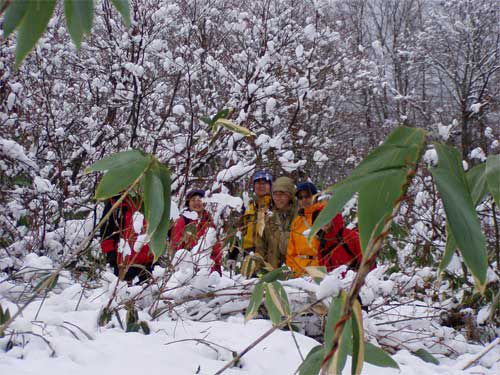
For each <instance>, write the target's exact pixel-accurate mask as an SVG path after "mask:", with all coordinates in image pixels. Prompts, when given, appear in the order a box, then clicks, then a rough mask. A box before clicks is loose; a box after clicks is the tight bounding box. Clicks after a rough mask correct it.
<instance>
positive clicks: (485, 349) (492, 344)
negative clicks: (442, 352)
mask: <svg viewBox="0 0 500 375" xmlns="http://www.w3.org/2000/svg"><path fill="white" fill-rule="evenodd" d="M498 344H500V337H497V338H496V339H495V340H493V341H492V342H491V344H490V345H488V346H487V347H486V348H484V349H483V350H482V351H481V352H480V353H478V354H477V355H476V356H475V357H474V358H473V359H472V360H470V361H469V362H467V363H466V364H465V366H463V367H462V368H461V370H467V369H468V368H469V367H471V366H472V365H473V364H474V363H476V362H477V361H479V360H480V359H481V358H483V357H484V356H485V355H486V354H487V353H488V352H489V351H491V350H492V349H493V348H494V347H495V346H497V345H498Z"/></svg>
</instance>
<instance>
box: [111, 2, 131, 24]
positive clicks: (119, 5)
mask: <svg viewBox="0 0 500 375" xmlns="http://www.w3.org/2000/svg"><path fill="white" fill-rule="evenodd" d="M111 2H112V3H113V5H114V6H115V8H116V10H117V11H118V12H119V13H120V14H121V15H122V17H123V22H124V23H125V25H127V26H130V24H131V21H130V6H129V3H128V0H111Z"/></svg>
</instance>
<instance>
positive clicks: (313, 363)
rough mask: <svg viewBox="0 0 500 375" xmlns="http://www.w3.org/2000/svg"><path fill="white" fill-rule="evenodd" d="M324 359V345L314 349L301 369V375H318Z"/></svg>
mask: <svg viewBox="0 0 500 375" xmlns="http://www.w3.org/2000/svg"><path fill="white" fill-rule="evenodd" d="M324 357H325V351H324V349H323V346H322V345H317V346H315V347H314V348H312V349H311V351H310V352H309V353H308V354H307V356H306V358H305V359H304V362H302V364H301V365H300V367H299V375H318V374H319V371H320V370H321V363H322V362H323V358H324Z"/></svg>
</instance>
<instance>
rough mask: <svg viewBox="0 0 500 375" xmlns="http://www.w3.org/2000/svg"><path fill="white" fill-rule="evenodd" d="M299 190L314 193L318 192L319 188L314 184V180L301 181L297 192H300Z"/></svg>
mask: <svg viewBox="0 0 500 375" xmlns="http://www.w3.org/2000/svg"><path fill="white" fill-rule="evenodd" d="M299 191H308V192H309V193H311V194H312V195H315V194H318V188H316V186H314V184H313V183H312V182H309V181H307V182H301V183H300V184H297V193H296V194H299Z"/></svg>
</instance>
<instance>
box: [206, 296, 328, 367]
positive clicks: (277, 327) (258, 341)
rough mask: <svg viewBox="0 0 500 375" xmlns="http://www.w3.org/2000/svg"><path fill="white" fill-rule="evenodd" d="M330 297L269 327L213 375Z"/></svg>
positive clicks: (236, 361)
mask: <svg viewBox="0 0 500 375" xmlns="http://www.w3.org/2000/svg"><path fill="white" fill-rule="evenodd" d="M328 297H330V296H325V297H323V298H321V299H319V300H317V301H315V302H313V303H311V304H309V305H307V306H306V307H305V308H303V309H302V310H300V311H298V312H296V313H293V314H292V315H290V316H289V317H288V318H287V319H285V320H283V321H282V322H281V323H279V324H277V325H275V326H273V327H271V328H270V329H268V330H267V331H266V332H264V333H263V334H262V335H261V336H260V337H258V338H257V340H255V341H254V342H252V343H251V344H250V345H248V346H247V347H246V348H245V349H243V350H242V352H241V353H240V354H238V355H237V356H235V357H234V358H233V359H232V361H231V362H229V363H228V364H226V365H225V366H224V367H223V368H221V369H220V370H219V371H217V372H216V373H215V374H214V375H220V374H222V373H223V372H224V371H226V370H227V369H228V368H231V367H233V366H234V365H235V364H236V363H238V362H239V361H240V360H241V358H242V357H243V356H244V355H245V354H247V353H248V352H249V351H250V350H252V349H253V348H255V347H256V346H257V345H258V344H259V343H260V342H261V341H263V340H264V339H266V338H267V337H268V336H270V335H271V334H272V333H273V332H274V331H276V330H278V329H280V328H283V327H285V326H287V325H289V324H291V323H292V321H293V319H295V318H296V317H298V316H300V315H301V314H303V313H305V312H306V311H307V310H309V309H310V308H311V307H313V306H315V305H317V304H318V303H321V302H323V300H324V299H325V298H328Z"/></svg>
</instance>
